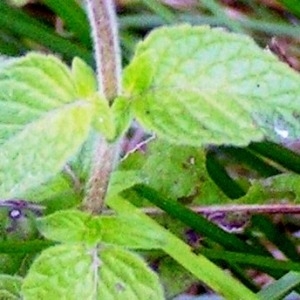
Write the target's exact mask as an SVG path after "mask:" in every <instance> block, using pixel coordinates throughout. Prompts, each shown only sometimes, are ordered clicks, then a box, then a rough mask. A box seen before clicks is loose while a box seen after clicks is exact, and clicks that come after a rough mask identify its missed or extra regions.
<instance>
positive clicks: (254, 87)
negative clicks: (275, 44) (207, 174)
mask: <svg viewBox="0 0 300 300" xmlns="http://www.w3.org/2000/svg"><path fill="white" fill-rule="evenodd" d="M146 60H148V61H151V68H145V69H143V68H140V65H142V66H143V65H145V64H146V65H147V63H146ZM148 64H149V63H148ZM124 77H125V78H124V83H125V89H126V90H127V91H128V93H129V94H130V95H131V96H132V99H131V101H132V102H133V103H132V104H133V110H134V113H135V115H136V117H137V119H138V120H139V121H140V122H141V123H142V124H143V125H144V126H145V127H146V128H148V129H150V130H153V131H155V132H156V133H158V135H159V136H162V137H163V138H165V139H168V140H170V141H171V142H172V143H177V144H188V145H194V146H199V145H203V144H209V143H214V144H235V145H246V144H248V143H249V142H250V141H257V140H260V139H262V138H263V136H264V135H268V136H269V135H270V134H272V135H273V136H272V137H273V138H275V135H276V134H274V129H275V128H276V126H277V125H278V123H280V125H282V124H283V125H282V126H283V127H284V129H285V130H287V131H288V134H290V135H293V134H296V132H299V130H300V128H299V127H300V125H299V124H300V123H299V119H298V118H299V112H300V105H299V101H297V97H298V95H299V91H300V89H299V86H300V77H299V75H298V74H297V73H296V72H294V71H293V70H291V69H290V68H289V67H288V66H286V65H285V64H283V63H281V62H279V61H278V60H277V58H276V57H275V56H273V55H272V54H270V53H269V52H267V51H263V50H261V49H260V48H259V47H258V46H257V45H256V44H255V43H254V42H253V41H252V40H251V39H250V38H248V37H246V36H242V35H238V34H233V33H228V32H225V31H224V30H221V29H211V28H209V27H207V26H195V27H192V26H189V25H184V26H174V27H169V28H167V27H163V28H160V29H157V30H154V31H152V33H151V34H150V35H149V36H148V37H147V38H146V39H145V40H144V41H143V42H141V43H140V44H139V46H138V48H137V51H136V54H135V57H134V59H133V61H132V63H131V64H130V65H129V66H128V67H127V68H126V70H125V74H124ZM150 79H151V80H150ZM149 80H150V82H149ZM141 82H142V83H141ZM280 129H281V130H282V128H280Z"/></svg>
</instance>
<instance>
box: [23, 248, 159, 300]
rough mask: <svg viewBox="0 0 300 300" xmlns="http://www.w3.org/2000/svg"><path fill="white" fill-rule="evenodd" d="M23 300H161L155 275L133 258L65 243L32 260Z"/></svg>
mask: <svg viewBox="0 0 300 300" xmlns="http://www.w3.org/2000/svg"><path fill="white" fill-rule="evenodd" d="M22 295H24V299H25V300H27V299H41V300H43V299H66V298H67V299H70V300H72V299H74V300H75V299H87V300H89V299H90V300H92V299H99V300H100V299H116V300H117V299H122V300H123V299H133V300H134V299H137V300H139V299H153V300H154V299H155V300H156V299H163V295H162V289H161V287H160V285H159V281H158V278H157V276H156V275H155V274H154V273H153V272H152V271H150V270H149V269H148V268H147V266H146V264H145V262H143V261H142V260H141V259H140V258H139V257H137V256H136V255H134V254H132V253H130V252H128V251H125V250H122V249H117V248H111V247H105V248H101V249H100V250H97V249H96V248H95V249H90V248H87V247H85V246H83V245H78V244H77V245H75V244H67V245H61V246H55V247H52V248H49V249H47V250H45V251H43V253H42V254H41V255H40V256H39V257H38V258H37V259H36V260H35V261H34V263H33V264H32V266H31V268H30V270H29V272H28V274H27V276H26V277H25V279H24V284H23V286H22Z"/></svg>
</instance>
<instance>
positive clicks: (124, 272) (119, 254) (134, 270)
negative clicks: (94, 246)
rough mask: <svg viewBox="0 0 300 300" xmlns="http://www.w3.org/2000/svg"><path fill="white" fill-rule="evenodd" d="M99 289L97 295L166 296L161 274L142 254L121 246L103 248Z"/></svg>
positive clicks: (122, 298)
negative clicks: (160, 280)
mask: <svg viewBox="0 0 300 300" xmlns="http://www.w3.org/2000/svg"><path fill="white" fill-rule="evenodd" d="M99 258H100V260H101V262H102V264H101V267H100V274H99V276H100V279H101V282H100V284H99V293H98V298H97V299H99V300H100V299H114V300H127V299H128V300H140V299H149V300H150V299H153V300H159V299H164V296H163V291H162V288H161V286H160V283H159V279H158V276H157V275H156V274H155V273H154V272H153V271H151V270H150V269H149V268H148V267H147V265H146V264H145V262H144V261H143V260H142V259H141V258H139V257H138V256H136V255H134V254H133V253H130V252H128V251H126V250H123V249H120V248H104V249H102V250H100V251H99Z"/></svg>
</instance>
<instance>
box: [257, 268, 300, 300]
mask: <svg viewBox="0 0 300 300" xmlns="http://www.w3.org/2000/svg"><path fill="white" fill-rule="evenodd" d="M299 284H300V273H299V272H293V271H291V272H288V273H287V274H285V275H284V276H283V277H281V278H280V279H278V280H277V281H275V282H274V283H272V284H270V285H268V286H267V287H266V288H264V289H263V290H261V291H260V292H259V293H258V296H259V297H260V299H268V300H280V299H283V297H284V296H286V295H287V294H288V293H289V292H291V291H292V290H293V289H294V288H295V287H296V286H299Z"/></svg>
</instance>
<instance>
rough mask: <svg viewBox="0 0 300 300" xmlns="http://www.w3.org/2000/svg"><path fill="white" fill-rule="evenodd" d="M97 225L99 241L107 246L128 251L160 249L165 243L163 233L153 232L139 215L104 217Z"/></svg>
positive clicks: (149, 225)
mask: <svg viewBox="0 0 300 300" xmlns="http://www.w3.org/2000/svg"><path fill="white" fill-rule="evenodd" d="M97 223H98V224H99V228H101V229H102V233H101V240H102V242H104V243H107V244H112V245H117V246H123V247H126V248H129V249H160V248H162V247H163V246H164V245H165V244H166V242H167V238H166V235H165V234H164V233H163V232H157V231H155V230H153V226H151V225H152V224H149V223H147V222H145V220H143V219H142V218H141V217H140V216H139V215H133V214H130V215H129V214H123V215H118V216H116V217H105V216H104V217H101V218H99V219H98V222H97Z"/></svg>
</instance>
